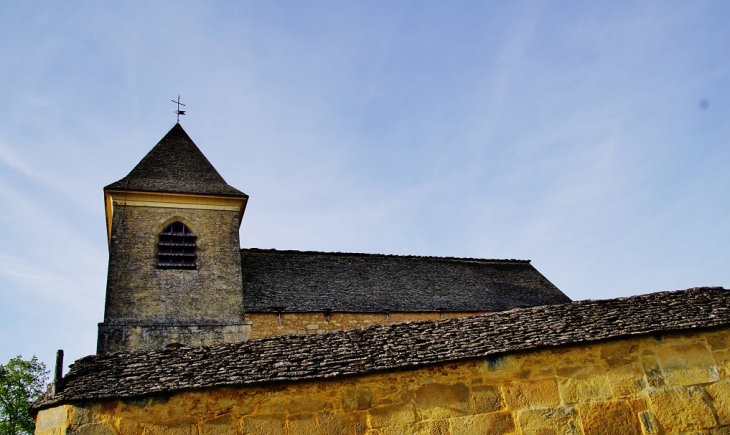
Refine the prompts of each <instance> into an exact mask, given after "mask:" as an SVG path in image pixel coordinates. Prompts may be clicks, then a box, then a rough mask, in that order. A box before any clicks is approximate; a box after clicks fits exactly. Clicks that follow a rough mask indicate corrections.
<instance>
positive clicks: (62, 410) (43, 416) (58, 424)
mask: <svg viewBox="0 0 730 435" xmlns="http://www.w3.org/2000/svg"><path fill="white" fill-rule="evenodd" d="M70 413H71V406H70V405H61V406H55V407H53V408H48V409H44V410H41V411H40V412H38V416H37V417H36V426H35V430H36V432H40V431H51V430H59V429H65V428H66V427H67V426H68V424H69V414H70Z"/></svg>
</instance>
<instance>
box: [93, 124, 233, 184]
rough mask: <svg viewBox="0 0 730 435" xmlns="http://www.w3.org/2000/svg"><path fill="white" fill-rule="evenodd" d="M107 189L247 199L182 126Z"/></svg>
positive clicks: (163, 139)
mask: <svg viewBox="0 0 730 435" xmlns="http://www.w3.org/2000/svg"><path fill="white" fill-rule="evenodd" d="M104 190H134V191H142V192H165V193H191V194H200V195H217V196H218V195H220V196H236V197H244V198H246V197H248V195H246V194H245V193H243V192H241V191H240V190H238V189H236V188H234V187H231V186H229V185H228V183H226V181H225V180H224V179H223V177H221V176H220V174H219V173H218V171H216V170H215V168H214V167H213V165H211V164H210V162H209V161H208V159H207V158H205V156H204V155H203V153H202V152H201V151H200V149H199V148H198V147H197V146H196V145H195V143H194V142H193V140H192V139H190V136H188V134H187V133H186V132H185V130H183V128H182V126H181V125H180V124H175V126H174V127H172V129H171V130H170V131H169V132H168V133H167V134H166V135H165V137H163V138H162V139H161V140H160V142H158V143H157V145H155V146H154V148H152V150H151V151H150V152H149V153H147V155H146V156H144V158H143V159H142V160H141V161H140V162H139V163H138V164H137V166H135V167H134V169H132V171H131V172H130V173H129V175H127V176H126V177H124V178H122V179H121V180H119V181H117V182H115V183H112V184H110V185H108V186H106V187H105V188H104Z"/></svg>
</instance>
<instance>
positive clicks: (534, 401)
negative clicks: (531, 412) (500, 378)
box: [502, 379, 560, 409]
mask: <svg viewBox="0 0 730 435" xmlns="http://www.w3.org/2000/svg"><path fill="white" fill-rule="evenodd" d="M502 392H503V393H504V400H505V402H506V403H507V406H508V407H509V408H510V409H520V408H527V407H535V406H556V405H559V404H560V394H559V393H558V385H557V384H556V383H555V380H554V379H541V380H536V381H525V382H508V383H506V384H504V385H503V386H502Z"/></svg>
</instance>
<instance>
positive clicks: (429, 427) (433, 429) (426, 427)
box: [380, 420, 451, 435]
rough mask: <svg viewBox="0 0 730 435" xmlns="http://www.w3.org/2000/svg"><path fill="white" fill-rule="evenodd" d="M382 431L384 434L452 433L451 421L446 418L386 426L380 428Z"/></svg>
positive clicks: (425, 434) (445, 434) (439, 434)
mask: <svg viewBox="0 0 730 435" xmlns="http://www.w3.org/2000/svg"><path fill="white" fill-rule="evenodd" d="M380 433H381V434H382V435H451V432H449V423H448V421H446V420H431V421H427V422H425V421H424V422H417V423H413V424H409V425H405V426H393V427H384V428H381V429H380Z"/></svg>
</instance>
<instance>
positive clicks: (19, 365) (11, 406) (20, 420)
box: [0, 356, 48, 435]
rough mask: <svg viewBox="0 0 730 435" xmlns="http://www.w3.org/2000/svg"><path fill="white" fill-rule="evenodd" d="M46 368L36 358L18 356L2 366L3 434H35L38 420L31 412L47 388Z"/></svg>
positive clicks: (0, 427) (0, 432) (0, 417)
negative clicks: (31, 408)
mask: <svg viewBox="0 0 730 435" xmlns="http://www.w3.org/2000/svg"><path fill="white" fill-rule="evenodd" d="M47 376H48V372H47V371H46V365H45V364H43V363H42V362H39V361H38V359H37V358H36V357H35V356H34V357H33V358H31V359H30V361H24V360H23V359H22V357H21V356H17V357H15V358H13V359H11V360H10V361H8V363H7V364H5V365H4V366H2V365H0V435H20V434H29V435H30V434H32V433H33V431H34V430H35V421H34V420H33V419H32V418H31V416H30V414H29V413H28V409H29V408H30V405H32V404H33V402H34V401H35V400H36V399H38V397H40V395H41V394H42V393H43V390H44V389H45V386H46V379H47Z"/></svg>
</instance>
